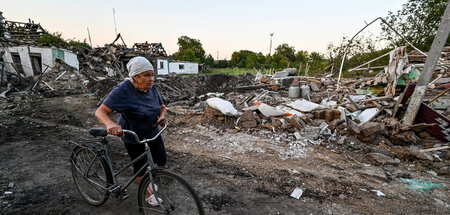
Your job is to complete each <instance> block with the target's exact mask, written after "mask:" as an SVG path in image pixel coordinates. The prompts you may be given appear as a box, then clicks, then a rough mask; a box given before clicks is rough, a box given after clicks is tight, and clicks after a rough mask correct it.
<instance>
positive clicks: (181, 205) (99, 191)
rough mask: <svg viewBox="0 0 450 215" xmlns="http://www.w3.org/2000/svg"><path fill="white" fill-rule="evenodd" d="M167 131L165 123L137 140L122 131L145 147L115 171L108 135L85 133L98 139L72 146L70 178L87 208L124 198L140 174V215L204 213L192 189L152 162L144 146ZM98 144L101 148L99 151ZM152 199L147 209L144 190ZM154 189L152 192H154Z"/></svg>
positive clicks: (104, 132)
mask: <svg viewBox="0 0 450 215" xmlns="http://www.w3.org/2000/svg"><path fill="white" fill-rule="evenodd" d="M166 128H167V123H166V124H165V125H164V127H163V128H162V129H161V131H160V132H159V133H158V134H156V135H155V136H154V137H153V138H150V139H143V140H139V137H138V136H137V135H136V133H134V132H133V131H131V130H125V129H124V130H123V132H124V133H128V134H130V135H132V136H133V137H134V138H135V140H136V142H137V143H139V144H144V145H145V152H144V153H142V154H141V155H140V156H139V157H137V158H136V159H134V160H133V161H131V162H130V163H128V164H127V165H126V166H125V167H123V168H122V169H120V170H118V171H115V170H114V167H113V164H112V161H111V158H110V156H109V150H108V141H107V139H106V136H107V135H108V133H107V130H106V129H105V128H91V129H89V133H90V134H91V135H93V136H94V137H101V140H100V144H92V143H81V144H80V143H74V144H75V145H76V146H75V148H74V149H73V151H72V155H71V158H70V160H71V166H72V177H73V179H74V182H75V185H76V187H77V189H78V191H79V192H80V194H81V195H82V196H83V198H84V199H85V200H86V201H87V202H88V203H89V204H91V205H94V206H100V205H102V204H104V203H105V202H106V201H107V200H108V198H109V196H110V195H111V194H113V197H115V198H116V199H119V200H125V199H127V198H128V192H127V187H128V186H129V185H130V184H131V183H132V182H133V181H134V180H135V179H136V177H138V175H142V173H143V172H145V171H147V172H146V173H145V175H144V177H143V178H142V180H141V182H140V184H139V189H138V205H139V211H140V212H142V213H143V214H152V212H159V213H163V214H204V209H203V206H202V204H201V201H200V198H199V196H198V194H197V192H196V191H195V189H194V188H193V187H192V186H191V185H190V184H189V183H188V182H187V181H186V180H185V179H184V178H183V177H181V176H180V175H177V174H176V173H173V172H170V171H168V170H164V169H163V168H161V167H159V166H158V165H157V164H155V163H154V162H153V158H152V155H151V151H150V148H149V147H148V145H147V144H146V143H148V142H150V141H152V140H155V139H156V138H157V137H159V136H160V135H161V133H162V132H164V130H166ZM99 145H101V147H100V148H99ZM144 157H147V164H146V165H144V166H143V167H142V168H141V169H140V170H139V171H138V172H137V173H136V174H135V175H133V176H132V177H131V178H130V179H129V180H128V181H127V183H126V184H125V185H124V186H122V185H120V184H119V182H118V179H117V176H118V175H119V174H120V173H122V172H123V171H124V170H125V169H127V168H128V167H130V166H131V165H133V163H135V162H137V161H139V160H141V159H144ZM149 185H151V188H152V189H151V190H152V191H156V192H153V194H154V195H155V197H156V201H157V203H158V206H150V205H148V204H147V202H146V201H145V198H146V195H147V187H148V186H149ZM155 188H156V189H155Z"/></svg>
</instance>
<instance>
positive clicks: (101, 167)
mask: <svg viewBox="0 0 450 215" xmlns="http://www.w3.org/2000/svg"><path fill="white" fill-rule="evenodd" d="M70 161H71V164H72V177H73V180H74V182H75V185H76V186H77V189H78V191H79V192H80V194H81V195H82V196H83V197H84V199H85V200H86V201H87V202H88V203H89V204H91V205H95V206H98V205H102V204H103V203H105V202H106V200H108V197H109V192H108V190H107V187H108V186H109V185H110V184H112V175H111V171H110V169H109V168H108V166H107V163H106V160H105V159H104V158H103V157H102V156H97V153H96V152H95V150H94V149H91V148H87V147H79V146H77V147H76V148H75V149H74V150H73V153H72V156H71V159H70Z"/></svg>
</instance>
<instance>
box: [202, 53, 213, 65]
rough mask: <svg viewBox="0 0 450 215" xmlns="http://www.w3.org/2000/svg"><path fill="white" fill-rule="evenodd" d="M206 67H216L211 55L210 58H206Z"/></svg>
mask: <svg viewBox="0 0 450 215" xmlns="http://www.w3.org/2000/svg"><path fill="white" fill-rule="evenodd" d="M204 63H205V64H206V65H208V66H210V67H214V58H213V56H212V55H211V54H208V56H206V58H205V62H204Z"/></svg>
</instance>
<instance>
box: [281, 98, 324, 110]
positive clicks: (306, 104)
mask: <svg viewBox="0 0 450 215" xmlns="http://www.w3.org/2000/svg"><path fill="white" fill-rule="evenodd" d="M286 106H288V107H290V108H292V109H294V110H298V111H301V112H303V113H307V112H311V111H312V110H315V109H317V108H319V107H320V105H319V104H316V103H314V102H310V101H308V100H305V99H299V100H296V101H294V102H290V103H287V104H286Z"/></svg>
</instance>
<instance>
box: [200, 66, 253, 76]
mask: <svg viewBox="0 0 450 215" xmlns="http://www.w3.org/2000/svg"><path fill="white" fill-rule="evenodd" d="M245 73H251V74H256V70H254V69H244V68H213V69H212V70H211V72H209V73H207V75H214V74H227V75H234V76H238V75H242V74H245Z"/></svg>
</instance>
